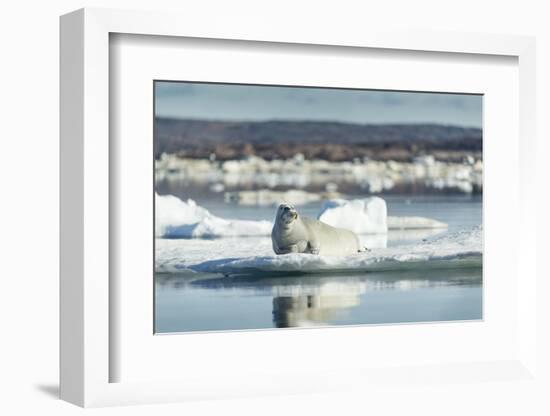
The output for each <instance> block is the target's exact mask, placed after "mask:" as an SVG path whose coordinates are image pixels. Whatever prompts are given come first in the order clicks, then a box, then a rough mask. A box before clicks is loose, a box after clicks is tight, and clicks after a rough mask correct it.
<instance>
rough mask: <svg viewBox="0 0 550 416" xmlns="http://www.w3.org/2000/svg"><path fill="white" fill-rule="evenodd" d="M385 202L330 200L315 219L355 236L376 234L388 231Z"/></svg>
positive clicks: (370, 199) (375, 198)
mask: <svg viewBox="0 0 550 416" xmlns="http://www.w3.org/2000/svg"><path fill="white" fill-rule="evenodd" d="M387 212H388V210H387V207H386V201H384V200H383V199H382V198H378V197H371V198H365V199H353V200H351V201H347V200H345V199H332V200H330V201H326V202H325V203H324V204H323V206H322V208H321V212H320V213H319V215H318V216H317V218H318V219H319V220H320V221H322V222H324V223H326V224H329V225H332V226H333V227H339V228H345V229H347V230H350V231H353V232H355V233H356V234H378V233H386V232H387V231H388V225H387V215H388V214H387Z"/></svg>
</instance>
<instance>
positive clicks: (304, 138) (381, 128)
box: [154, 117, 483, 162]
mask: <svg viewBox="0 0 550 416" xmlns="http://www.w3.org/2000/svg"><path fill="white" fill-rule="evenodd" d="M154 149H155V158H156V159H157V160H158V159H159V158H160V156H161V154H163V153H169V154H177V155H178V156H179V157H184V158H189V159H207V158H210V157H215V158H216V159H217V160H220V161H226V160H235V159H240V158H243V157H247V156H258V157H261V158H262V159H265V160H276V159H289V158H292V157H293V156H294V155H296V154H298V153H300V154H302V155H304V157H305V159H308V160H312V159H320V160H327V161H330V162H344V161H353V160H355V159H357V158H360V159H365V158H369V159H374V160H382V161H389V160H395V161H399V162H411V161H412V160H413V159H414V158H415V157H417V156H422V155H426V154H429V155H432V156H434V157H435V158H436V159H437V160H441V161H445V162H460V161H461V160H462V159H463V158H464V157H467V156H471V157H473V158H475V159H481V158H482V149H483V147H482V129H479V128H472V127H460V126H449V125H438V124H353V123H341V122H328V121H327V122H318V121H284V120H272V121H256V122H234V121H209V120H195V119H170V118H160V117H159V118H156V119H155V140H154Z"/></svg>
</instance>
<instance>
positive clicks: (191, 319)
mask: <svg viewBox="0 0 550 416" xmlns="http://www.w3.org/2000/svg"><path fill="white" fill-rule="evenodd" d="M384 199H386V202H387V204H388V214H389V215H395V216H405V215H406V216H424V217H430V218H434V219H437V220H440V221H443V222H446V223H447V224H449V228H448V230H447V231H444V233H445V232H456V231H460V230H468V229H471V228H472V227H475V226H479V225H481V223H482V202H481V197H480V196H463V195H445V196H441V195H420V196H418V195H415V196H411V195H407V196H397V195H391V196H385V197H384ZM198 202H199V203H200V205H202V206H205V207H206V208H208V209H209V210H210V211H211V212H212V213H214V214H215V215H218V216H220V217H227V218H239V219H267V220H272V219H273V216H274V208H273V207H268V208H266V207H241V206H239V207H236V206H235V205H228V204H224V203H223V202H219V201H213V200H203V201H198ZM319 207H320V204H310V205H307V206H304V207H301V208H300V209H299V210H300V211H301V213H302V215H307V216H311V217H315V216H316V214H317V212H318V211H319ZM439 235H442V234H439ZM266 238H269V237H266ZM423 238H429V236H426V235H423V234H422V233H411V234H410V235H405V236H403V233H390V234H389V236H388V242H387V244H388V246H392V245H401V244H411V243H415V242H417V241H418V240H419V239H423ZM235 244H238V240H237V241H236V242H235ZM251 255H252V253H251ZM227 257H231V253H228V254H227ZM481 318H482V270H481V269H462V270H441V271H434V270H432V271H425V272H421V271H411V272H403V271H400V272H383V273H362V274H354V275H349V274H347V275H330V274H319V275H313V274H308V275H293V276H289V275H286V276H281V275H274V276H265V275H263V276H261V277H260V276H232V277H224V276H221V275H212V274H208V275H206V274H204V275H201V274H194V275H192V276H189V275H185V276H184V275H177V274H156V276H155V329H156V332H160V333H169V332H186V331H215V330H244V329H261V328H287V327H311V326H327V325H330V326H332V325H359V324H386V323H405V322H426V321H450V320H475V319H481Z"/></svg>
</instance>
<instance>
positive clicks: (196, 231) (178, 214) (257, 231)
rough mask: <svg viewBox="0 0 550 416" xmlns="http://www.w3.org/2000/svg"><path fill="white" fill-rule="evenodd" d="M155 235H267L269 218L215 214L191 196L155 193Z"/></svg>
mask: <svg viewBox="0 0 550 416" xmlns="http://www.w3.org/2000/svg"><path fill="white" fill-rule="evenodd" d="M155 204H156V205H155V216H156V217H155V234H156V236H157V237H162V238H215V237H235V236H258V235H262V236H265V235H269V234H270V233H271V228H272V227H273V224H272V223H271V222H270V221H245V220H232V219H224V218H220V217H217V216H215V215H213V214H212V213H210V211H208V210H207V209H205V208H203V207H201V206H199V205H197V204H196V203H195V201H193V200H192V199H188V200H187V201H182V200H181V199H179V198H177V197H175V196H173V195H164V196H161V195H158V194H157V195H155Z"/></svg>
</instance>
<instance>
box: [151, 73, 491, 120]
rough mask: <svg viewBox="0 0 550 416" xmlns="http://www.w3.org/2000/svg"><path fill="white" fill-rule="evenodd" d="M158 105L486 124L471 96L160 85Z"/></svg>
mask: <svg viewBox="0 0 550 416" xmlns="http://www.w3.org/2000/svg"><path fill="white" fill-rule="evenodd" d="M155 105H156V115H157V116H161V117H175V118H194V119H207V120H240V121H251V120H257V121H259V120H325V121H341V122H352V123H361V124H365V123H438V124H450V125H457V126H468V127H481V125H482V110H481V106H482V97H481V96H480V95H467V94H433V93H418V92H414V93H411V92H394V91H369V90H344V89H327V88H298V87H271V86H250V85H232V84H200V83H187V82H156V83H155Z"/></svg>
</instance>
